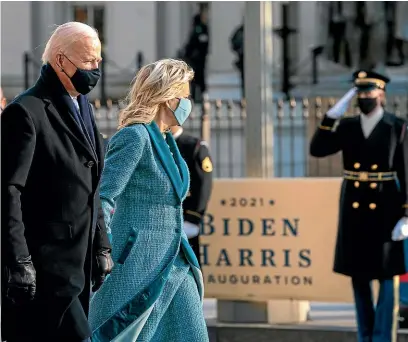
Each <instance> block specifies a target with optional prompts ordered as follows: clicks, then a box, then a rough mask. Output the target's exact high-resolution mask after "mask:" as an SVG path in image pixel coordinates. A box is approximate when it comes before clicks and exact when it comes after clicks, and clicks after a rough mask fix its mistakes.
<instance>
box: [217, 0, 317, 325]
mask: <svg viewBox="0 0 408 342" xmlns="http://www.w3.org/2000/svg"><path fill="white" fill-rule="evenodd" d="M245 9H246V11H245V24H244V25H245V93H246V94H247V96H246V99H247V113H248V116H247V122H246V125H245V139H246V146H247V148H246V167H247V170H246V173H247V177H260V178H268V177H272V176H273V97H272V77H273V74H272V61H273V48H272V47H273V38H272V1H261V2H258V1H256V2H255V1H254V2H249V1H248V2H246V7H245ZM308 308H309V306H308V302H300V301H292V300H271V301H268V302H250V301H248V302H247V301H224V300H220V301H218V305H217V311H218V320H219V321H220V322H229V323H254V322H257V323H270V324H274V323H297V322H301V321H305V320H306V316H307V311H308Z"/></svg>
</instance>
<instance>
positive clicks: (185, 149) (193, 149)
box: [171, 126, 213, 262]
mask: <svg viewBox="0 0 408 342" xmlns="http://www.w3.org/2000/svg"><path fill="white" fill-rule="evenodd" d="M171 130H172V133H173V137H174V139H175V140H176V142H177V146H178V148H179V150H180V153H181V155H182V157H183V158H184V160H185V161H186V163H187V166H188V169H189V171H190V191H189V193H188V195H187V198H186V199H185V200H184V202H183V210H184V231H185V233H186V235H187V237H188V239H189V242H190V245H191V247H192V249H193V251H194V253H195V255H196V256H197V259H198V261H199V262H200V243H199V233H200V227H199V226H200V224H201V221H202V218H203V215H204V213H205V211H206V209H207V204H208V201H209V200H210V196H211V190H212V177H213V173H212V172H213V164H212V160H211V156H210V151H209V149H208V146H207V143H206V142H205V141H203V140H201V139H198V138H196V137H194V136H191V135H189V134H187V133H185V132H184V131H183V128H181V127H179V126H175V127H172V128H171Z"/></svg>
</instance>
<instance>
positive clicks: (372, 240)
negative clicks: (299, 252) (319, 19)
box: [310, 70, 408, 342]
mask: <svg viewBox="0 0 408 342" xmlns="http://www.w3.org/2000/svg"><path fill="white" fill-rule="evenodd" d="M388 82H389V79H388V78H387V77H385V76H383V75H380V74H378V73H375V72H372V71H366V70H360V71H358V72H356V73H355V74H354V85H355V88H354V89H353V90H351V91H350V92H349V93H348V94H346V95H345V97H343V99H341V100H340V101H339V102H338V103H337V104H336V105H335V106H334V107H333V108H331V109H330V110H329V111H328V112H327V113H326V115H325V117H324V118H323V121H322V122H321V124H320V126H319V127H318V129H317V131H316V133H315V135H314V136H313V139H312V142H311V145H310V153H311V155H312V156H314V157H326V156H329V155H331V154H335V153H337V152H339V151H341V152H342V154H343V165H344V171H343V179H344V180H343V184H342V187H341V198H340V214H339V215H340V216H339V225H338V235H337V244H336V251H335V261H334V271H335V272H337V273H340V274H343V275H346V276H349V277H351V281H352V286H353V292H354V298H355V305H356V311H357V325H358V335H359V341H362V342H363V341H367V342H368V341H370V342H371V341H384V342H391V341H396V339H395V338H396V334H397V326H398V322H397V320H398V305H399V302H398V297H399V286H398V285H399V283H398V282H399V277H398V276H399V275H401V274H405V273H406V266H407V265H405V261H404V248H403V241H401V240H402V239H405V238H407V231H408V133H407V123H406V122H405V121H404V120H402V119H400V118H398V117H396V116H395V115H393V114H391V113H387V112H386V111H385V110H384V109H383V103H384V101H385V87H386V84H387V83H388ZM354 95H357V102H358V105H359V107H360V110H361V112H362V114H361V115H359V116H355V117H347V118H343V119H341V120H340V121H339V124H338V126H337V128H334V125H335V122H336V121H337V119H340V117H341V116H342V115H343V114H344V113H345V112H346V110H347V108H348V106H349V103H350V101H351V99H352V97H353V96H354ZM372 280H378V281H379V282H380V293H379V298H378V302H377V306H376V308H374V304H373V300H372V297H373V296H372V290H371V283H372Z"/></svg>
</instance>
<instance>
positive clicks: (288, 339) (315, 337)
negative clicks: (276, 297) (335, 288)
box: [207, 322, 408, 342]
mask: <svg viewBox="0 0 408 342" xmlns="http://www.w3.org/2000/svg"><path fill="white" fill-rule="evenodd" d="M207 326H208V332H209V336H210V342H277V341H278V342H328V341H330V342H357V334H356V329H355V328H339V327H321V326H306V325H303V326H302V325H297V326H270V325H261V324H251V325H249V324H219V323H216V322H208V324H207ZM398 342H408V331H400V332H399V333H398Z"/></svg>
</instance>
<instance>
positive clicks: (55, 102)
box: [34, 64, 97, 159]
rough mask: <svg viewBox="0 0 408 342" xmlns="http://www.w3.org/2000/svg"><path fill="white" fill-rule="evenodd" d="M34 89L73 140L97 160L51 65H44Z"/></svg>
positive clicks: (68, 97)
mask: <svg viewBox="0 0 408 342" xmlns="http://www.w3.org/2000/svg"><path fill="white" fill-rule="evenodd" d="M34 87H35V88H37V89H38V91H39V92H40V93H41V94H42V96H43V101H44V102H45V104H46V109H47V110H48V112H49V113H51V114H52V116H53V118H54V119H55V120H56V121H58V123H59V124H60V126H61V127H62V128H64V129H65V131H66V132H67V133H68V134H69V135H70V136H71V137H72V138H73V140H75V141H76V142H77V143H79V144H80V145H81V147H82V148H83V149H84V150H86V152H87V153H88V154H89V157H92V158H93V159H95V157H96V156H95V153H94V151H93V149H92V147H91V146H90V144H89V142H88V139H87V138H86V137H85V135H84V133H83V132H82V130H81V128H80V127H79V126H78V123H77V121H76V120H75V118H74V116H75V113H74V112H73V111H74V110H75V107H74V103H73V102H72V100H71V98H70V96H69V94H68V93H67V91H66V90H65V88H64V86H63V85H62V83H61V81H60V80H59V78H58V76H57V74H56V73H55V71H54V69H53V68H52V67H51V65H49V64H46V65H43V67H42V69H41V75H40V77H39V79H38V80H37V83H36V84H35V86H34ZM67 100H69V101H71V102H72V105H70V103H68V104H67ZM95 133H97V131H95Z"/></svg>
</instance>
